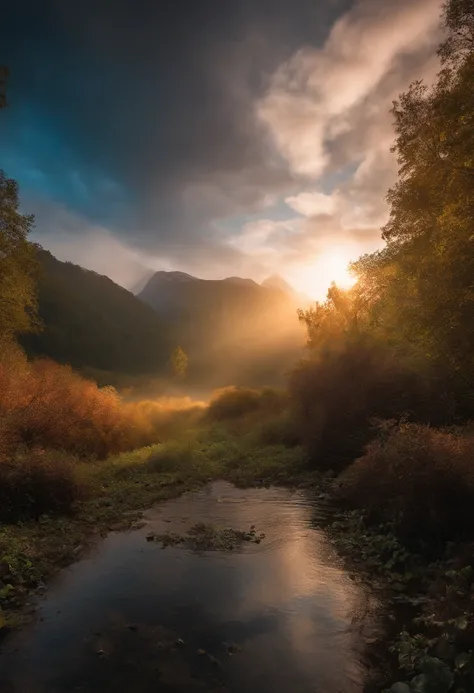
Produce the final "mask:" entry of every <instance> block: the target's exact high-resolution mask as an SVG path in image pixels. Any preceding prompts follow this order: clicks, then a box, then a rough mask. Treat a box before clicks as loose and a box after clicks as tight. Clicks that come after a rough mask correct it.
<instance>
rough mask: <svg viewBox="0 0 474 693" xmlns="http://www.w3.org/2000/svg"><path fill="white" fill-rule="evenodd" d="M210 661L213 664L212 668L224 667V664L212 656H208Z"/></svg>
mask: <svg viewBox="0 0 474 693" xmlns="http://www.w3.org/2000/svg"><path fill="white" fill-rule="evenodd" d="M208 659H209V661H210V663H211V664H212V666H214V667H216V668H221V667H222V664H221V663H220V662H219V660H218V659H217V657H213V656H212V655H208Z"/></svg>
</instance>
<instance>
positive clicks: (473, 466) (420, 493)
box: [339, 423, 474, 539]
mask: <svg viewBox="0 0 474 693" xmlns="http://www.w3.org/2000/svg"><path fill="white" fill-rule="evenodd" d="M339 483H340V488H339V495H340V498H341V499H342V500H345V501H347V502H349V503H350V504H351V505H352V506H354V505H355V506H359V507H361V508H365V509H366V510H367V511H368V513H369V517H370V519H371V520H372V521H375V522H378V521H392V522H394V523H395V527H396V529H397V530H398V531H399V532H401V533H402V534H405V535H407V536H408V537H410V536H411V535H412V534H416V536H417V537H420V536H421V537H426V538H434V537H437V538H440V539H442V538H445V539H446V538H451V537H453V536H454V535H455V534H456V533H462V532H465V531H468V532H469V533H472V527H473V526H474V523H473V519H474V435H473V434H472V432H467V429H466V431H464V432H463V433H462V434H461V433H460V432H459V431H457V432H452V431H449V430H439V429H434V428H430V427H429V426H424V425H417V424H401V425H396V424H391V423H385V424H384V426H383V427H382V428H381V432H380V435H379V437H378V438H377V439H376V440H374V441H373V442H372V443H370V445H368V447H367V450H366V453H365V454H364V455H363V456H362V457H360V458H359V459H358V460H356V461H355V462H354V463H353V464H352V465H351V466H350V467H348V469H347V470H346V471H345V472H344V473H343V474H342V475H341V476H340V477H339Z"/></svg>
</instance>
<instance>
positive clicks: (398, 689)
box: [389, 681, 410, 693]
mask: <svg viewBox="0 0 474 693" xmlns="http://www.w3.org/2000/svg"><path fill="white" fill-rule="evenodd" d="M389 690H390V693H410V687H409V686H408V684H406V683H403V682H402V681H398V682H397V683H394V684H393V686H391V687H390V689H389Z"/></svg>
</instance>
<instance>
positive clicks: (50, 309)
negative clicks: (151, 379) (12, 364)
mask: <svg viewBox="0 0 474 693" xmlns="http://www.w3.org/2000/svg"><path fill="white" fill-rule="evenodd" d="M38 260H39V264H40V276H39V285H38V298H39V317H40V319H41V322H42V323H43V329H42V330H41V331H40V332H39V333H38V334H31V335H25V337H24V338H23V340H22V341H23V344H24V346H25V348H26V350H27V351H28V352H29V353H30V354H34V355H39V356H48V357H50V358H53V359H55V360H56V361H59V362H62V363H69V364H71V365H72V366H74V367H76V368H82V369H83V368H89V369H99V370H104V371H113V372H114V373H125V374H140V373H158V372H160V371H162V370H163V368H164V366H165V363H166V361H167V359H168V358H169V353H170V349H171V345H170V343H169V342H168V329H167V327H166V326H164V325H163V323H162V322H161V321H160V320H159V318H158V316H157V314H156V312H155V311H153V310H152V309H151V308H150V307H149V306H147V305H146V304H145V303H143V302H142V301H140V300H139V299H138V298H136V297H135V296H134V295H133V294H132V293H130V292H129V291H127V290H126V289H123V288H122V287H121V286H119V285H118V284H115V283H114V282H113V281H112V280H111V279H109V278H108V277H105V276H103V275H100V274H96V273H95V272H91V271H89V270H86V269H83V268H82V267H79V266H78V265H73V264H72V263H70V262H60V261H59V260H57V259H56V258H55V257H54V256H53V255H51V253H49V252H47V251H45V250H40V251H39V252H38Z"/></svg>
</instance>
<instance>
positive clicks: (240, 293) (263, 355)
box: [139, 272, 303, 384]
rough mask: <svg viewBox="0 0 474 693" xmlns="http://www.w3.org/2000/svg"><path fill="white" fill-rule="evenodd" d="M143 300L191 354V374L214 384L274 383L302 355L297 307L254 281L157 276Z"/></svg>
mask: <svg viewBox="0 0 474 693" xmlns="http://www.w3.org/2000/svg"><path fill="white" fill-rule="evenodd" d="M139 297H140V298H141V299H142V300H143V301H145V302H146V303H148V304H149V305H150V306H151V307H152V308H154V310H155V311H156V312H157V314H158V315H159V316H160V317H161V319H162V320H167V321H168V322H169V325H170V334H171V337H172V340H173V341H174V342H176V343H179V344H180V345H181V346H182V347H183V348H184V349H185V351H186V352H187V353H188V355H189V366H190V376H191V377H194V378H196V377H199V374H205V376H206V377H209V378H210V379H211V381H212V382H213V383H214V384H215V383H216V382H218V383H219V384H222V383H225V382H237V381H239V382H246V383H252V382H263V383H268V382H273V381H275V379H279V378H282V377H283V375H284V373H285V371H286V369H287V368H288V367H289V366H290V365H291V363H292V362H293V361H294V359H295V358H297V357H298V355H299V353H300V349H301V347H302V344H303V330H302V327H301V325H300V324H299V323H298V319H297V314H296V310H297V308H298V303H297V301H296V300H295V298H294V297H293V296H292V295H290V294H289V293H288V292H286V291H283V290H282V289H280V288H274V287H272V286H271V287H267V286H262V285H260V284H257V283H256V282H254V281H253V280H251V279H241V278H240V277H229V278H228V279H221V280H204V279H197V278H196V277H192V276H191V275H189V274H184V273H182V272H156V273H155V274H154V275H153V277H151V278H150V279H149V281H148V282H147V284H146V286H145V288H144V289H143V291H142V292H141V293H140V294H139Z"/></svg>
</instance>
